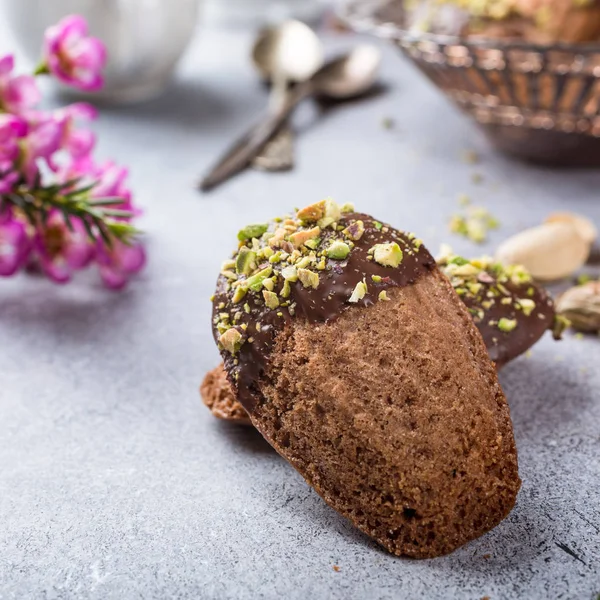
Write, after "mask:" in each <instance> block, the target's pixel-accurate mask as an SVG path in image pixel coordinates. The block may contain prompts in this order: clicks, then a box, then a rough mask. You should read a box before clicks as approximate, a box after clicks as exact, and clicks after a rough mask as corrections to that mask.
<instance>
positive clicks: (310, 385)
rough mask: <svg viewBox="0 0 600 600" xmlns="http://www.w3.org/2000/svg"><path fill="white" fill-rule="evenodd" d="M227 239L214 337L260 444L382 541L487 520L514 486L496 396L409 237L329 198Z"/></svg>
mask: <svg viewBox="0 0 600 600" xmlns="http://www.w3.org/2000/svg"><path fill="white" fill-rule="evenodd" d="M239 239H240V242H241V243H240V247H239V249H238V251H237V252H236V255H235V256H234V258H233V259H232V260H231V261H229V262H228V263H226V264H225V265H224V269H223V272H222V274H221V276H220V277H219V282H218V286H217V292H216V294H215V297H214V321H213V324H214V329H215V337H216V339H217V341H218V344H219V347H220V349H221V352H222V356H223V358H224V363H225V369H226V372H227V374H228V377H229V380H230V382H231V384H232V389H233V391H234V393H235V395H236V399H237V400H239V401H241V403H242V404H243V406H244V408H245V409H246V410H247V411H248V413H249V415H250V419H251V420H252V423H253V424H254V425H255V426H256V427H257V428H258V429H259V430H260V431H261V433H262V434H263V435H264V436H265V438H266V439H267V440H268V441H269V442H270V443H271V444H272V445H273V447H274V448H275V449H276V450H277V451H278V452H279V453H280V454H281V455H282V456H283V457H284V458H286V459H287V460H288V461H289V462H290V463H291V464H292V465H293V466H294V467H295V468H296V469H298V471H299V472H300V473H301V474H302V475H303V476H304V478H305V479H306V480H307V481H308V482H309V483H310V484H311V485H313V486H314V487H315V489H316V490H317V492H318V493H319V494H320V495H321V496H322V497H323V498H324V499H325V501H326V502H328V504H330V505H331V506H332V507H333V508H335V509H336V510H338V511H339V512H340V513H341V514H343V515H344V516H346V517H348V518H349V519H350V520H351V521H352V522H353V523H354V524H355V525H356V526H357V527H359V528H360V529H361V530H363V531H364V532H365V533H367V534H369V535H371V536H372V537H373V538H374V539H376V540H377V541H378V542H379V543H380V544H382V545H383V546H385V547H386V548H387V549H388V550H390V551H391V552H393V553H395V554H402V555H408V556H414V557H431V556H437V555H440V554H444V553H447V552H450V551H452V550H454V549H455V548H457V547H459V546H460V545H462V544H464V543H465V542H467V541H469V540H471V539H473V538H475V537H477V536H479V535H481V534H483V533H484V532H486V531H488V530H489V529H490V528H492V527H493V526H495V525H496V524H497V523H499V522H500V521H501V520H502V519H503V518H504V517H505V516H506V515H507V514H508V512H509V511H510V509H511V508H512V506H513V505H514V502H515V498H516V494H517V491H518V489H519V485H520V480H519V477H518V473H517V456H516V450H515V446H514V440H513V435H512V428H511V422H510V416H509V411H508V406H507V404H506V400H505V398H504V395H503V393H502V390H501V389H500V386H499V384H498V381H497V378H496V373H495V369H494V367H493V364H492V363H491V362H490V360H489V358H488V356H487V353H486V349H485V346H484V344H483V341H482V338H481V335H480V334H479V332H478V331H477V329H476V327H475V325H474V324H473V322H472V320H471V318H470V316H469V313H468V312H467V309H466V308H465V306H464V305H463V304H462V303H461V302H460V300H459V298H458V296H457V295H456V293H455V292H454V290H453V289H452V286H451V285H450V283H449V281H448V280H447V279H446V278H445V277H444V276H443V275H442V274H441V273H440V272H439V270H438V268H437V267H436V265H435V262H434V260H433V258H432V257H431V255H430V254H429V252H427V250H426V249H425V248H424V247H423V246H422V244H421V243H420V242H419V241H418V240H416V239H415V238H414V236H410V235H406V234H403V233H401V232H399V231H397V230H394V229H392V228H390V227H387V226H385V225H383V224H382V223H380V222H378V221H376V220H374V219H372V218H371V217H369V216H367V215H362V214H357V213H353V212H349V213H345V214H341V213H340V210H339V209H338V208H337V207H336V205H335V204H333V203H331V202H329V203H326V202H322V203H318V204H316V205H313V206H311V207H307V208H306V209H303V210H302V211H299V213H298V215H297V216H296V218H289V219H282V220H279V221H278V222H275V223H272V224H261V225H255V226H251V227H248V228H246V229H244V230H242V232H240V236H239Z"/></svg>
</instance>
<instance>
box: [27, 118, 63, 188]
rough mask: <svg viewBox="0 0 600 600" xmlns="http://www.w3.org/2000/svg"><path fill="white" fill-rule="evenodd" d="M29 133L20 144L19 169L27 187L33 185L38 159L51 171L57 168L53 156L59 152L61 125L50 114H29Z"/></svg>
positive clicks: (61, 133)
mask: <svg viewBox="0 0 600 600" xmlns="http://www.w3.org/2000/svg"><path fill="white" fill-rule="evenodd" d="M30 116H31V120H30V121H29V131H28V134H27V136H26V137H25V138H23V140H22V143H21V149H22V155H21V169H22V171H23V174H24V176H25V179H26V180H27V183H28V184H29V185H33V183H34V182H35V180H36V178H37V176H38V173H39V167H40V165H39V162H40V159H41V160H43V161H45V162H46V164H47V165H48V167H50V169H51V170H53V171H56V170H57V169H58V166H57V165H56V163H55V161H54V154H55V153H56V152H58V150H60V146H61V141H62V136H63V123H62V122H60V121H59V120H57V119H56V118H54V116H53V115H52V114H50V113H43V112H36V113H31V115H30Z"/></svg>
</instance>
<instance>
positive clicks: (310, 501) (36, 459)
mask: <svg viewBox="0 0 600 600" xmlns="http://www.w3.org/2000/svg"><path fill="white" fill-rule="evenodd" d="M4 41H5V40H4ZM329 43H330V45H331V47H334V46H338V47H344V46H345V45H347V44H348V43H350V40H348V39H337V40H336V39H330V40H329ZM247 45H248V38H247V37H246V36H245V35H242V34H239V33H236V34H224V33H217V32H215V31H210V32H203V33H202V35H201V36H200V38H199V39H198V41H197V43H196V44H195V45H194V46H193V48H192V49H191V51H190V53H189V55H188V56H187V59H186V61H185V63H184V65H183V66H182V70H181V73H180V77H179V79H178V81H177V83H176V86H175V88H174V89H173V91H172V93H171V95H170V96H168V97H164V98H162V99H159V100H156V101H153V102H150V103H148V104H146V105H144V106H141V107H138V108H133V107H131V108H120V109H108V110H106V111H105V112H103V115H102V118H101V120H100V122H99V124H98V131H99V132H100V133H101V137H102V141H101V143H100V149H99V152H100V154H101V155H102V156H106V157H108V156H113V157H115V158H116V159H117V160H118V161H120V162H125V163H129V164H130V165H131V167H132V174H133V183H134V187H135V190H136V195H137V198H138V199H139V201H140V202H141V203H142V204H143V205H144V206H146V207H147V213H146V216H145V218H144V220H143V227H144V228H145V229H146V231H147V241H148V246H149V252H150V265H149V267H148V269H147V270H146V272H145V273H144V275H143V276H142V277H141V278H140V279H139V280H138V281H136V282H135V283H134V284H133V285H132V286H131V287H130V288H129V289H128V290H127V291H126V292H124V293H122V294H114V293H110V292H107V291H104V290H103V289H102V288H101V287H100V286H99V285H98V283H97V278H96V276H95V274H89V275H87V274H84V275H82V276H81V277H78V279H77V282H76V283H75V284H73V285H71V286H69V287H65V288H59V287H54V286H52V285H50V284H49V283H47V282H45V281H39V280H36V279H28V278H25V277H20V278H18V279H15V280H10V281H2V282H0V340H1V341H0V365H1V367H0V372H1V374H2V379H1V384H0V598H2V599H3V600H4V599H18V600H25V599H28V598H48V599H54V598H56V599H58V598H96V599H103V600H108V599H123V598H167V597H176V598H194V599H195V598H211V599H212V598H214V599H219V600H223V599H226V598H240V599H245V598H248V599H249V598H269V599H270V598H282V597H284V598H286V597H289V598H301V599H303V598H309V597H314V598H331V599H333V598H340V599H349V598H357V599H358V598H368V599H372V598H418V597H424V598H430V599H433V598H460V599H464V598H466V599H473V600H477V599H480V598H482V597H483V596H489V597H490V598H492V599H493V600H501V599H512V598H531V599H537V598H539V599H544V600H546V599H549V598H567V599H575V598H577V599H580V598H581V599H584V600H591V599H592V598H593V599H595V598H596V594H598V593H599V592H600V570H599V563H600V503H599V490H600V462H599V455H600V393H599V390H600V373H599V372H598V371H599V370H598V365H599V364H600V340H598V339H594V338H586V339H584V340H578V339H575V338H574V337H572V336H567V339H566V340H565V341H564V342H562V343H560V344H555V343H553V342H552V341H551V340H550V339H549V338H545V339H544V340H543V341H542V343H540V344H539V346H537V347H536V349H535V351H534V352H533V355H532V357H531V358H529V359H525V358H524V359H521V360H518V361H517V362H515V363H514V364H512V365H510V366H509V367H508V368H507V369H506V370H505V372H503V373H502V377H501V379H502V384H503V386H504V389H505V391H506V394H507V396H508V398H509V401H510V405H511V409H512V415H513V420H514V426H515V433H516V438H517V442H518V447H519V453H520V466H521V476H522V478H523V482H524V483H523V488H522V491H521V493H520V495H519V499H518V504H517V507H516V508H515V510H514V511H513V512H512V514H511V515H510V517H509V518H508V519H507V520H506V521H505V522H503V523H502V524H501V525H500V526H499V527H498V528H496V529H495V530H494V531H492V532H491V533H490V534H488V535H486V536H484V537H483V538H481V539H479V540H477V541H475V542H473V543H471V544H469V545H468V546H466V547H464V548H462V549H460V550H459V551H457V552H455V553H454V554H453V555H451V556H448V557H445V558H441V559H437V560H429V561H420V562H416V561H410V560H402V559H398V558H394V557H392V556H390V555H388V554H386V553H385V552H384V551H382V550H380V549H379V548H378V547H377V546H375V545H374V544H373V543H372V542H371V541H369V540H368V539H367V538H366V537H364V536H363V535H361V534H360V533H358V532H356V531H355V530H354V529H353V528H352V527H351V526H350V525H349V524H348V523H347V522H346V521H345V520H344V519H342V518H341V517H339V516H338V515H337V514H336V513H335V512H334V511H332V510H331V509H329V508H328V507H327V506H326V505H325V504H324V503H323V502H322V501H321V500H320V499H319V497H318V496H317V495H316V494H315V493H314V492H313V491H311V490H310V489H309V488H308V487H307V486H306V484H305V483H304V482H303V480H302V479H301V478H300V477H299V476H298V475H297V474H296V473H295V472H294V471H293V470H292V469H291V468H290V467H289V466H288V465H287V464H286V463H285V462H284V461H283V460H281V459H280V458H279V457H278V456H277V455H276V454H275V453H274V452H273V451H272V450H271V449H270V448H269V446H268V445H267V444H266V443H265V442H264V441H262V439H261V438H260V437H259V436H258V434H256V433H255V432H253V431H249V430H246V429H241V428H237V427H232V426H227V425H225V424H222V423H219V422H216V421H215V420H214V419H213V418H211V416H210V415H209V414H208V412H207V411H206V410H205V409H204V407H203V406H202V405H201V403H200V401H199V398H198V394H197V386H198V384H199V382H200V380H201V377H202V375H203V373H204V372H205V371H206V370H207V369H209V368H211V367H213V366H214V365H215V364H216V363H217V361H218V356H217V352H216V349H215V347H214V344H213V341H212V339H211V334H210V327H209V314H210V306H209V302H208V297H209V296H210V294H211V292H212V285H213V282H214V280H215V276H216V273H217V270H218V266H219V264H220V261H221V259H222V257H223V256H224V255H226V254H227V253H228V252H229V251H230V250H231V249H232V247H233V245H234V243H235V242H234V236H235V233H236V232H237V230H238V229H239V228H240V226H242V225H244V224H246V223H247V222H248V221H256V220H261V219H264V218H267V217H270V216H273V215H276V214H278V213H281V212H282V211H285V210H287V209H289V208H291V207H293V206H297V205H303V204H306V203H310V202H313V201H315V200H317V199H319V198H321V197H323V196H325V195H332V196H334V197H335V198H336V199H338V200H339V201H340V202H348V201H351V202H355V203H356V205H357V206H358V207H360V208H361V209H364V210H366V211H369V212H372V213H373V214H374V215H377V216H378V217H379V218H381V219H383V220H387V221H389V222H391V223H393V224H395V225H398V226H399V227H402V228H406V229H409V230H414V231H416V232H418V233H419V234H420V235H421V236H422V237H423V238H424V239H425V241H426V243H427V244H428V245H429V247H430V248H432V249H433V250H436V249H437V247H438V244H439V243H440V242H442V241H447V240H448V238H449V234H448V233H447V231H446V225H445V223H446V221H447V219H448V217H449V215H450V214H452V213H453V212H455V211H456V210H457V203H456V198H457V195H458V194H459V193H461V192H466V193H469V194H471V195H472V197H473V199H474V201H475V202H476V203H477V204H482V205H485V206H487V207H489V208H491V209H492V211H493V212H494V213H495V214H497V215H499V216H500V217H501V219H502V223H503V227H502V229H501V230H500V231H499V232H497V233H495V234H494V236H493V239H492V242H491V243H490V245H489V246H487V247H486V248H485V249H484V250H487V251H488V252H490V251H492V250H493V248H494V247H495V244H496V243H497V242H498V241H499V240H500V239H502V238H503V237H505V236H507V235H509V234H510V233H512V232H514V231H517V230H519V229H520V228H522V227H524V226H527V225H533V224H536V223H538V222H539V221H540V220H541V219H542V218H543V217H544V216H545V215H546V214H547V213H548V212H549V211H551V210H554V209H565V208H566V209H573V210H577V211H581V212H583V213H586V214H588V215H590V216H592V217H594V218H595V220H596V222H597V223H600V199H599V197H598V195H599V194H598V190H599V188H600V173H593V172H576V171H570V172H553V171H551V170H548V169H541V168H534V167H528V166H523V165H520V164H516V163H513V162H511V161H510V160H508V159H506V158H503V157H501V156H498V155H496V154H494V153H493V152H492V151H491V149H490V148H489V147H488V146H487V145H486V143H485V142H484V140H483V139H481V138H480V136H479V134H478V132H477V131H476V130H475V129H474V127H473V126H472V125H471V124H470V123H469V122H468V121H467V120H466V119H465V118H464V117H462V116H461V115H460V114H458V113H457V112H456V111H455V110H454V109H453V108H451V107H450V106H449V105H447V104H446V102H445V100H444V99H443V98H442V97H440V96H439V95H438V94H437V93H436V92H435V91H434V90H433V89H432V88H431V87H430V86H429V84H428V83H426V82H425V81H423V80H422V79H421V78H420V77H419V76H418V75H417V73H416V72H415V71H413V69H412V68H411V67H410V66H409V65H408V64H407V63H406V62H404V61H403V60H402V59H401V58H400V57H398V56H397V55H396V53H395V52H394V51H393V50H392V49H387V51H386V57H385V58H386V61H385V69H384V79H385V81H386V83H388V84H389V86H390V90H389V92H388V93H387V94H385V95H381V96H379V97H377V98H374V99H372V100H371V101H369V102H366V103H363V104H357V105H355V106H348V107H343V108H338V109H335V110H332V111H330V112H328V113H327V114H324V115H319V114H318V113H317V112H316V111H314V110H312V109H310V108H309V107H306V110H304V111H303V113H302V114H301V115H299V118H298V127H299V129H300V130H301V140H300V142H299V147H298V151H299V160H298V167H297V169H296V170H295V171H294V172H293V173H291V174H285V175H270V176H269V175H265V174H261V173H256V172H252V173H248V174H245V175H244V176H242V177H240V178H238V179H237V180H235V181H234V182H232V183H231V184H230V185H227V186H226V187H223V188H221V189H220V190H218V191H217V192H216V193H214V194H212V195H210V196H206V197H202V196H200V195H198V194H197V193H196V192H195V191H194V189H193V183H194V182H195V180H196V177H197V176H198V174H199V173H200V172H201V171H202V170H203V169H204V168H205V167H206V166H207V164H209V163H210V162H211V161H212V160H213V159H214V157H215V154H216V153H217V152H218V151H219V150H220V149H221V148H222V147H223V145H224V144H225V143H226V142H227V140H229V139H230V138H231V137H232V136H233V135H234V134H235V133H237V132H239V131H240V129H241V128H243V127H244V126H245V125H246V124H247V123H248V121H249V120H250V119H252V118H253V117H254V116H255V115H256V114H257V113H258V112H259V111H260V108H261V107H262V106H263V103H264V101H265V92H264V90H263V89H262V88H261V87H260V86H259V85H258V84H257V82H256V79H255V77H254V74H253V73H252V71H251V69H250V68H249V66H248V64H247V62H246V60H245V52H246V48H247ZM384 117H393V118H394V119H395V120H396V123H397V126H396V128H395V129H394V130H392V131H388V130H385V129H384V128H383V127H382V126H381V121H382V119H383V118H384ZM465 149H475V150H477V151H478V152H479V153H480V154H481V156H482V163H481V165H477V166H475V167H474V166H470V165H466V164H464V163H463V162H461V160H460V153H461V151H463V150H465ZM474 171H477V172H479V173H482V174H483V175H484V182H483V183H482V184H480V185H474V184H473V183H472V182H471V175H472V173H473V172H474ZM455 247H457V248H458V249H460V250H463V251H465V252H469V253H472V252H475V251H478V250H476V249H474V248H473V247H472V246H470V245H469V244H468V243H461V242H460V240H459V241H458V242H457V243H456V244H455ZM571 553H572V554H571ZM573 554H574V555H576V557H577V558H575V557H574V556H573ZM333 565H338V566H339V572H336V571H334V569H333Z"/></svg>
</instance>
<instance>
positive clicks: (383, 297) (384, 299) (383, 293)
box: [377, 290, 390, 302]
mask: <svg viewBox="0 0 600 600" xmlns="http://www.w3.org/2000/svg"><path fill="white" fill-rule="evenodd" d="M377 297H378V298H379V300H380V301H382V302H389V300H390V299H389V298H388V295H387V292H386V291H385V290H381V291H380V292H379V296H377Z"/></svg>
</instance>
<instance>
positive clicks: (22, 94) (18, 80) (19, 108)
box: [0, 55, 42, 114]
mask: <svg viewBox="0 0 600 600" xmlns="http://www.w3.org/2000/svg"><path fill="white" fill-rule="evenodd" d="M14 66H15V61H14V58H13V56H11V55H6V56H3V57H2V58H0V107H1V108H2V109H4V110H5V111H7V112H10V113H15V114H20V113H23V112H24V111H26V110H29V109H32V108H33V107H34V106H35V105H36V104H37V103H38V102H39V101H40V100H41V97H42V96H41V94H40V91H39V90H38V88H37V84H36V83H35V79H34V78H33V77H31V76H30V75H18V76H16V77H15V76H13V74H12V70H13V68H14Z"/></svg>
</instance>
